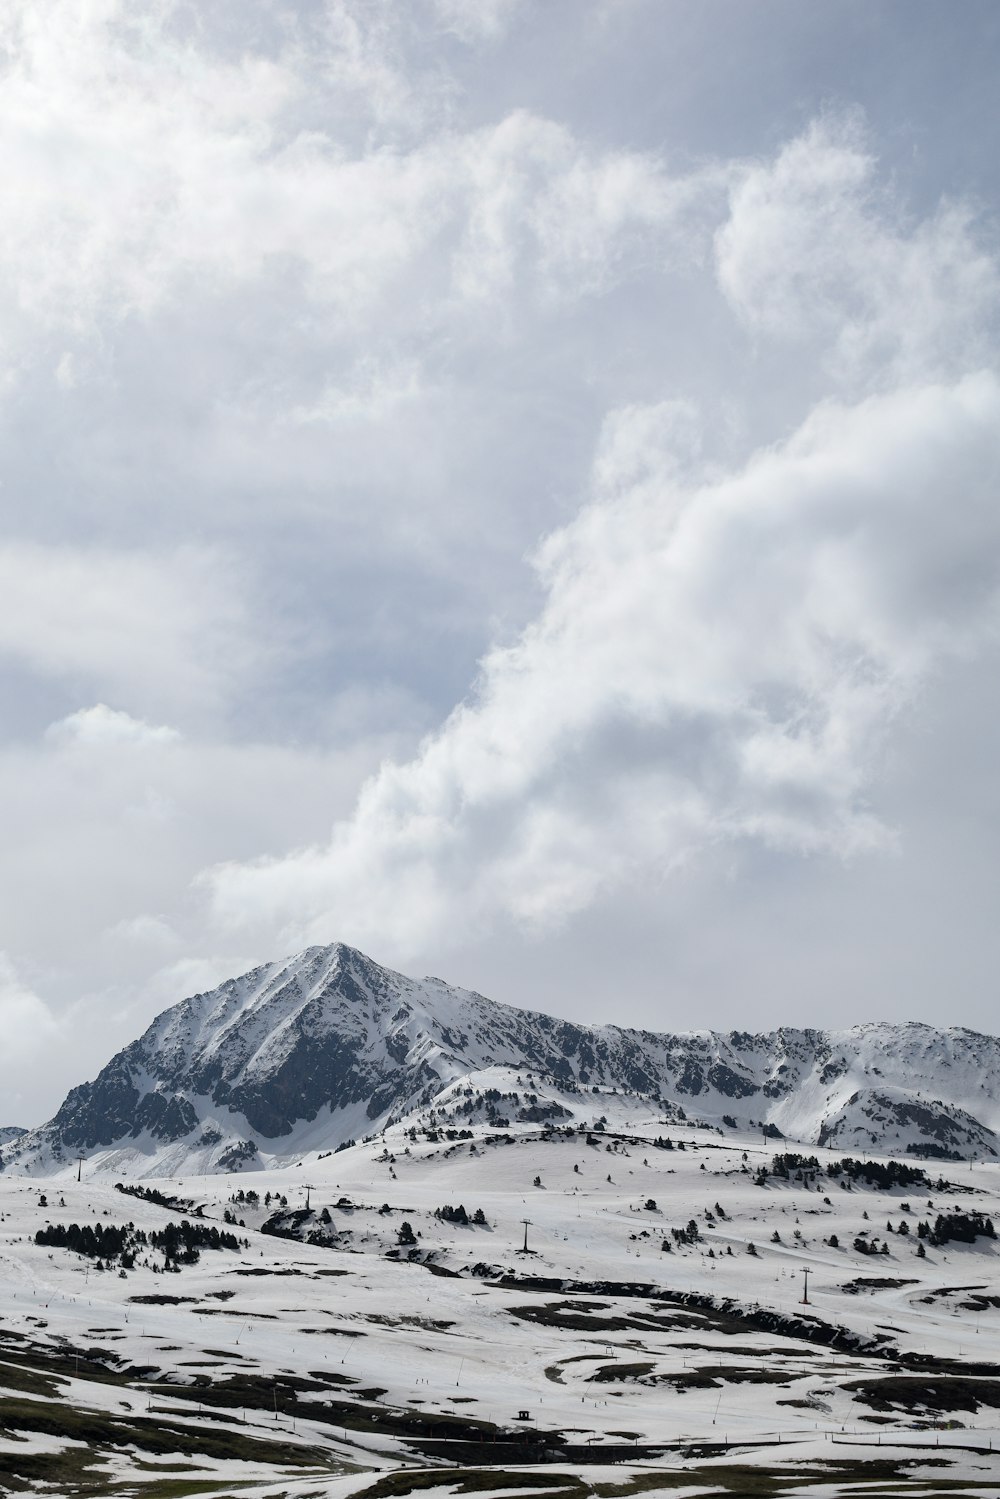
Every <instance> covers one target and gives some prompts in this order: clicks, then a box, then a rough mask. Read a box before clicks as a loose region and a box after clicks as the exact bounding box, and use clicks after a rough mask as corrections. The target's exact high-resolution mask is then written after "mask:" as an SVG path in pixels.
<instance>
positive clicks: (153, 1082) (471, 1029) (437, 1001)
mask: <svg viewBox="0 0 1000 1499" xmlns="http://www.w3.org/2000/svg"><path fill="white" fill-rule="evenodd" d="M497 1067H499V1068H507V1069H516V1070H518V1071H521V1072H524V1073H526V1074H529V1075H530V1079H531V1080H533V1086H534V1087H535V1088H536V1090H541V1093H542V1094H544V1099H543V1102H542V1103H539V1102H538V1098H539V1093H538V1092H537V1091H536V1092H535V1093H534V1094H532V1097H533V1098H534V1099H535V1103H534V1104H533V1105H531V1107H534V1108H536V1109H541V1110H542V1111H543V1115H542V1117H544V1111H545V1110H548V1111H549V1114H548V1117H563V1118H577V1119H579V1120H584V1119H591V1118H593V1117H594V1115H595V1104H594V1100H593V1092H594V1091H603V1090H607V1089H617V1090H619V1091H622V1092H625V1091H627V1092H631V1093H636V1094H641V1095H644V1096H646V1097H647V1098H648V1099H649V1100H650V1101H651V1104H652V1107H653V1108H654V1109H658V1110H660V1111H661V1112H664V1113H665V1114H666V1115H667V1117H668V1118H676V1117H678V1110H681V1111H683V1113H684V1114H686V1115H687V1117H689V1118H691V1119H693V1120H699V1121H704V1122H707V1123H712V1124H716V1125H719V1126H722V1127H726V1126H728V1127H732V1128H735V1127H740V1128H743V1129H746V1128H752V1127H760V1128H765V1129H767V1130H768V1131H769V1132H770V1133H773V1134H774V1135H775V1136H777V1135H778V1134H779V1133H780V1135H782V1136H784V1137H786V1138H789V1139H793V1140H798V1141H804V1142H808V1143H819V1144H826V1145H830V1146H833V1147H834V1148H838V1149H839V1148H843V1149H844V1150H845V1151H846V1150H850V1149H855V1150H856V1149H874V1150H880V1149H882V1150H885V1151H892V1152H897V1153H898V1152H904V1153H906V1152H909V1153H911V1154H914V1155H923V1156H932V1157H933V1156H936V1157H940V1158H950V1159H960V1158H977V1157H992V1156H995V1155H997V1153H998V1150H1000V1139H998V1136H997V1134H996V1133H995V1131H996V1130H997V1129H1000V1102H998V1098H1000V1089H998V1084H1000V1041H998V1040H997V1039H995V1038H993V1037H990V1036H983V1035H979V1034H977V1033H975V1032H973V1031H968V1030H964V1029H950V1030H937V1029H934V1028H932V1027H930V1026H926V1025H918V1024H906V1025H890V1024H872V1025H864V1026H857V1027H853V1028H852V1029H850V1030H845V1031H821V1030H814V1029H804V1030H797V1029H788V1028H782V1029H780V1030H777V1031H774V1032H771V1033H768V1034H751V1033H750V1032H746V1031H731V1032H728V1033H725V1034H722V1033H716V1032H712V1031H693V1032H686V1033H680V1034H660V1033H655V1032H651V1031H645V1030H627V1029H623V1028H621V1027H619V1026H613V1025H605V1026H584V1025H576V1024H574V1023H572V1022H571V1021H567V1020H560V1019H557V1018H554V1017H553V1016H550V1015H544V1014H540V1013H537V1012H534V1011H530V1010H520V1009H516V1008H514V1007H512V1006H509V1005H502V1004H497V1003H495V1002H493V1001H491V1000H488V999H485V998H484V997H483V996H482V995H479V994H475V993H472V992H470V991H468V990H465V989H458V988H454V987H452V986H450V985H448V984H446V983H444V982H443V981H442V980H440V979H434V978H426V979H423V980H419V981H418V980H414V979H410V978H407V977H405V976H404V975H403V974H400V973H395V972H393V971H392V970H391V969H387V968H383V967H381V966H380V965H379V964H378V963H375V962H373V961H372V960H371V959H370V958H367V957H365V956H364V954H362V953H360V952H357V951H356V950H354V949H352V948H349V947H345V946H343V945H341V944H336V945H333V946H330V947H311V948H307V949H306V951H305V952H302V953H299V954H298V955H297V956H296V957H294V958H291V959H289V960H287V961H284V962H277V963H270V964H267V965H265V966H264V967H261V968H256V969H254V970H253V971H252V972H250V973H247V974H244V975H243V976H242V977H240V978H236V979H231V980H229V981H228V982H226V983H224V984H222V985H220V987H219V988H218V989H214V990H212V991H211V992H210V993H207V994H196V995H194V996H192V997H191V998H190V999H186V1000H184V1001H182V1002H181V1003H180V1004H178V1005H175V1006H173V1008H171V1009H169V1010H167V1011H165V1012H164V1013H163V1014H162V1015H160V1016H159V1017H158V1018H157V1019H156V1020H155V1021H154V1022H153V1023H152V1025H151V1026H150V1027H149V1029H148V1030H147V1031H146V1032H145V1034H144V1035H142V1036H141V1037H139V1039H138V1040H136V1041H133V1042H132V1043H131V1044H130V1045H129V1046H127V1047H125V1049H124V1050H123V1051H121V1052H119V1053H118V1054H117V1056H115V1057H113V1058H112V1059H111V1061H110V1062H109V1063H108V1065H107V1066H106V1067H105V1068H103V1070H102V1071H101V1072H100V1073H99V1075H98V1076H97V1078H96V1079H95V1080H94V1081H93V1082H89V1083H84V1084H82V1085H81V1086H79V1087H77V1088H74V1089H73V1090H72V1091H71V1092H70V1093H69V1095H68V1096H67V1098H66V1100H65V1101H64V1103H63V1104H62V1107H61V1108H60V1109H59V1111H58V1113H57V1114H56V1115H55V1117H54V1118H53V1119H52V1120H51V1121H50V1122H49V1123H48V1124H46V1125H43V1126H41V1127H40V1128H38V1129H34V1130H31V1131H28V1132H26V1133H25V1134H23V1135H21V1136H19V1137H17V1138H16V1139H13V1140H11V1141H9V1142H5V1144H4V1148H3V1152H2V1157H0V1160H2V1161H3V1164H4V1165H5V1166H6V1167H7V1168H8V1169H11V1168H12V1169H17V1170H27V1171H30V1172H35V1171H39V1172H49V1171H52V1170H54V1169H55V1170H58V1169H59V1167H60V1165H64V1166H69V1165H70V1164H71V1162H72V1161H74V1160H75V1159H76V1156H77V1155H78V1154H83V1155H86V1156H88V1157H91V1158H94V1165H95V1166H100V1167H101V1168H103V1169H106V1170H109V1171H114V1172H116V1173H118V1174H119V1175H138V1174H164V1175H169V1174H177V1173H178V1172H192V1171H194V1172H207V1171H219V1170H232V1169H238V1168H241V1167H247V1166H252V1165H258V1164H272V1165H280V1164H282V1163H287V1162H291V1161H294V1160H297V1159H298V1158H300V1157H301V1156H302V1155H303V1154H304V1153H306V1152H309V1151H320V1150H324V1149H333V1148H335V1147H336V1146H338V1145H340V1144H342V1143H343V1142H344V1141H346V1140H348V1139H354V1138H359V1137H362V1136H366V1135H371V1134H374V1133H376V1132H378V1131H379V1130H381V1129H382V1128H384V1127H385V1126H386V1125H387V1124H388V1123H390V1122H395V1121H398V1120H399V1119H400V1118H402V1117H403V1116H405V1115H406V1114H408V1113H410V1112H411V1111H413V1110H419V1109H426V1108H427V1107H428V1106H429V1105H431V1104H432V1103H433V1101H434V1100H435V1099H437V1098H439V1096H441V1095H443V1094H445V1092H446V1090H450V1092H451V1093H452V1094H453V1093H454V1089H453V1087H452V1085H453V1084H455V1083H456V1082H457V1081H458V1080H459V1079H470V1080H473V1081H474V1079H475V1076H476V1074H480V1073H483V1072H484V1071H486V1070H487V1069H491V1068H497ZM556 1111H561V1113H557V1112H556Z"/></svg>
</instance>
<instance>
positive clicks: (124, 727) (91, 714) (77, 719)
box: [45, 703, 181, 746]
mask: <svg viewBox="0 0 1000 1499" xmlns="http://www.w3.org/2000/svg"><path fill="white" fill-rule="evenodd" d="M45 733H46V737H47V738H49V739H57V740H59V739H62V740H71V741H73V742H75V743H77V744H84V745H88V746H91V745H96V746H100V745H119V744H171V743H173V742H174V741H175V740H177V739H179V738H180V737H181V736H180V734H179V733H178V731H177V730H176V729H172V728H170V727H169V725H168V724H150V723H147V722H146V720H145V719H143V718H132V717H131V715H130V714H128V713H125V712H123V711H122V709H120V708H109V707H108V706H107V704H106V703H96V704H95V705H94V707H93V708H80V709H78V710H77V712H76V713H69V714H67V716H66V717H65V718H61V719H59V721H58V722H57V723H53V724H50V725H49V727H48V728H47V729H46V731H45Z"/></svg>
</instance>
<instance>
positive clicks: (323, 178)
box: [0, 0, 718, 389]
mask: <svg viewBox="0 0 1000 1499" xmlns="http://www.w3.org/2000/svg"><path fill="white" fill-rule="evenodd" d="M504 9H505V7H504V6H502V5H500V4H494V5H493V6H491V7H486V8H483V7H481V6H477V7H476V8H475V10H476V30H477V32H478V33H479V34H480V35H481V36H486V35H489V34H492V33H494V32H495V30H496V28H497V27H498V26H499V25H500V24H501V18H502V14H503V11H504ZM448 20H449V24H452V25H454V26H462V27H465V28H466V29H468V27H470V26H471V25H472V20H471V10H469V9H468V8H464V7H461V6H452V7H451V9H450V10H449V12H448ZM176 22H177V15H176V14H175V8H174V7H172V6H170V5H169V4H168V5H165V6H163V7H158V8H155V9H154V10H153V11H150V10H149V8H148V7H137V6H135V5H133V4H131V3H129V0H114V3H108V4H106V5H102V6H99V7H87V8H84V9H83V10H82V11H81V9H80V7H79V6H77V5H74V4H72V3H63V4H58V3H57V4H56V5H54V6H52V7H50V8H49V9H48V10H46V12H45V13H44V14H42V13H40V12H39V11H38V10H37V8H36V7H34V6H33V5H31V4H30V3H28V0H15V3H13V4H12V5H11V6H10V7H8V10H7V13H6V16H5V19H4V20H3V21H2V22H0V42H2V43H3V44H4V46H5V49H6V66H5V69H4V76H3V84H4V107H3V110H2V111H0V150H2V153H3V157H4V162H5V171H4V177H3V182H2V184H0V226H2V227H0V277H2V283H3V286H4V295H3V298H2V299H0V326H3V327H5V329H6V338H7V344H8V350H7V356H6V357H7V359H8V361H9V370H10V371H11V372H12V373H13V372H19V373H23V365H24V361H25V360H28V361H29V362H30V358H31V357H32V353H33V350H34V348H35V346H36V345H37V343H38V339H39V333H40V332H42V331H49V330H51V331H53V332H55V331H57V330H58V332H60V333H61V334H62V335H63V336H64V337H66V338H68V339H69V340H70V341H71V346H70V347H68V348H63V350H62V351H61V353H60V354H59V356H58V358H57V361H56V379H57V381H58V383H59V384H60V385H61V386H62V387H64V388H66V389H71V388H73V387H74V385H78V384H79V382H80V379H81V364H80V361H79V360H78V359H76V357H75V354H76V349H75V347H74V346H73V341H74V340H75V341H76V342H77V343H79V344H81V345H82V344H84V343H86V342H88V341H92V340H93V339H94V338H95V337H96V336H97V335H98V334H99V332H100V331H101V330H102V329H112V328H114V327H115V326H116V325H118V324H120V323H121V322H122V320H123V319H128V318H140V319H148V318H150V317H152V316H153V315H154V314H155V313H156V312H157V311H158V310H159V309H161V308H163V307H164V306H165V305H170V304H171V303H173V302H175V301H183V299H184V298H185V297H186V296H188V295H190V292H191V289H192V287H193V286H197V287H198V289H199V292H200V294H202V295H204V294H205V292H206V291H207V290H209V289H213V288H214V290H215V291H216V293H217V294H219V295H232V294H233V292H234V290H235V289H236V288H237V287H239V286H240V285H243V286H251V285H255V284H259V283H260V282H262V281H269V282H273V283H275V284H276V285H279V286H281V285H283V284H285V283H286V282H287V280H288V278H289V276H290V275H292V276H294V277H295V278H297V279H298V280H299V282H300V285H301V290H302V292H303V294H304V296H305V299H306V301H307V302H312V303H315V304H317V305H318V306H319V307H321V308H322V310H323V315H324V317H325V318H327V319H330V320H332V326H336V327H339V329H340V330H341V332H353V333H355V334H358V333H360V331H361V330H362V329H364V328H365V327H366V326H370V321H371V319H372V318H373V317H374V316H375V315H376V314H379V315H381V316H383V317H386V318H389V319H390V320H391V321H392V322H393V323H394V324H395V326H396V327H397V329H402V328H403V327H411V328H413V329H422V330H424V331H426V330H427V329H428V328H429V327H433V326H434V324H435V323H442V322H447V321H448V320H454V319H455V318H456V317H459V318H460V317H462V316H463V315H464V312H465V311H466V310H467V309H466V304H468V303H470V302H471V303H472V304H473V310H474V311H476V312H478V310H479V308H480V304H481V302H482V300H483V298H487V299H489V300H490V301H491V302H494V303H495V302H498V301H502V300H503V299H504V298H505V297H506V296H507V295H508V294H509V290H510V287H511V284H512V278H513V277H514V275H515V273H518V274H519V275H520V277H521V280H522V284H521V287H520V294H521V295H523V294H524V293H525V291H527V292H528V294H529V295H530V294H531V289H532V288H531V282H532V278H533V277H535V278H536V279H537V284H536V287H535V292H536V294H540V295H543V296H546V297H556V296H558V298H560V299H566V298H572V297H575V296H581V295H590V294H593V293H594V292H596V291H600V290H602V289H603V288H605V287H606V286H607V285H608V284H609V282H610V281H611V280H613V279H614V278H615V276H617V275H620V274H621V272H622V270H623V268H624V267H626V266H628V265H630V264H634V263H636V262H651V261H656V260H658V259H660V258H662V256H663V254H664V253H665V250H666V244H667V240H668V239H669V240H670V241H671V243H672V246H673V249H672V252H671V253H674V254H679V253H684V254H685V255H690V254H691V253H692V251H691V250H690V249H688V248H683V250H682V246H686V245H687V244H688V241H689V240H691V239H692V238H694V237H695V231H694V226H693V223H692V214H693V212H694V209H695V207H696V205H698V204H700V202H701V199H702V197H703V194H704V191H705V185H706V184H705V183H703V181H702V174H701V173H699V172H696V173H694V174H692V175H691V176H689V177H687V178H682V179H679V180H673V179H672V178H671V177H670V176H669V174H668V173H667V172H666V171H665V170H664V167H663V165H662V163H661V162H660V161H659V160H658V159H657V158H656V157H655V156H653V155H651V154H648V153H643V152H635V151H628V150H614V149H610V150H609V149H604V150H601V149H594V148H590V147H589V146H588V145H587V144H586V143H585V142H583V141H581V140H579V139H577V138H576V137H575V136H574V135H573V134H572V132H570V131H568V130H566V129H565V128H563V127H562V126H560V125H558V124H556V123H554V122H552V121H550V120H547V119H544V118H542V117H540V116H538V115H536V114H532V113H531V112H528V111H515V112H513V113H511V114H509V115H508V117H506V118H504V119H501V120H499V121H498V122H497V123H494V124H489V125H485V126H482V127H480V128H477V129H473V130H467V131H465V132H464V133H463V132H462V131H460V130H456V129H455V128H454V126H453V125H452V124H451V123H450V119H449V114H448V111H447V109H446V108H444V107H443V106H442V107H438V105H436V104H435V105H434V107H431V108H429V111H428V98H432V99H434V100H437V99H438V97H439V95H440V96H442V97H443V96H444V95H447V92H448V89H447V86H446V84H445V83H444V82H443V81H442V80H441V79H440V78H438V77H437V76H436V75H435V74H434V73H433V72H431V73H429V74H428V75H427V79H426V81H425V86H422V87H421V88H420V89H416V88H415V86H414V83H413V76H412V69H410V70H408V69H407V66H406V63H405V59H404V57H403V56H402V53H401V48H402V47H403V42H404V40H405V33H406V26H405V25H404V23H403V21H402V20H401V19H400V18H399V17H398V16H396V15H395V13H394V12H393V10H392V9H391V8H386V7H381V6H357V5H348V4H336V5H331V6H329V7H328V9H327V11H326V13H325V18H324V21H323V23H322V25H321V27H320V30H319V32H318V33H317V34H316V35H313V34H312V33H309V34H308V35H306V34H301V35H300V34H299V33H298V32H297V31H296V29H295V27H294V26H292V25H291V22H289V23H288V25H287V26H286V28H285V29H284V30H283V31H279V34H280V36H281V38H282V44H281V45H280V46H279V47H278V49H277V50H276V51H274V52H273V53H272V55H268V56H265V55H262V54H259V53H254V52H253V51H251V50H245V51H244V52H242V54H241V55H240V56H239V58H238V59H236V60H234V59H233V58H231V57H229V56H227V55H225V53H223V52H219V51H213V50H212V48H211V47H210V46H203V47H201V48H195V47H193V46H192V45H190V44H189V43H182V42H181V41H180V40H179V39H178V36H177V31H176ZM301 24H302V25H303V26H305V24H306V22H305V19H304V18H303V20H302V22H301ZM318 100H322V101H323V106H324V107H323V109H322V110H321V111H320V113H319V116H317V114H316V109H315V105H316V102H317V101H318ZM362 117H363V118H366V119H367V120H368V121H369V123H370V125H371V128H372V129H373V130H375V138H374V140H373V139H372V138H371V137H370V136H365V135H363V134H362V135H361V136H360V137H359V138H358V139H357V140H356V141H352V140H351V139H350V128H349V125H350V121H351V120H352V119H356V118H362ZM320 119H322V120H323V122H324V123H323V125H320V123H319V120H320ZM400 120H405V121H407V122H408V123H409V126H412V127H413V128H412V129H410V128H408V129H407V130H405V131H403V132H402V134H400V132H399V131H398V130H395V129H394V128H393V129H390V128H389V127H390V126H393V125H394V124H395V123H398V122H399V121H400ZM418 127H419V128H418ZM709 176H710V177H713V180H714V174H711V173H710V174H709ZM717 185H718V184H715V186H717ZM713 190H714V188H713ZM682 228H683V230H684V233H683V234H682V233H681V230H682ZM46 354H47V357H50V351H49V350H47V351H46Z"/></svg>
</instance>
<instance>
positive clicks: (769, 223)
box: [716, 115, 1000, 379]
mask: <svg viewBox="0 0 1000 1499" xmlns="http://www.w3.org/2000/svg"><path fill="white" fill-rule="evenodd" d="M716 252H717V259H718V275H719V284H720V286H721V288H722V291H723V293H724V294H725V296H726V297H727V298H728V299H729V301H730V302H731V304H732V306H733V307H734V309H735V310H736V311H737V312H738V314H739V315H740V317H742V318H743V319H744V320H745V322H746V323H747V324H748V326H749V327H750V328H751V329H753V330H754V331H756V332H759V333H764V334H767V335H770V336H773V337H778V338H782V339H788V340H794V339H805V338H812V337H819V338H821V339H823V340H824V341H825V342H826V343H827V344H828V346H829V348H830V350H831V357H832V362H833V365H834V367H835V368H836V369H837V370H838V372H841V373H844V374H847V375H850V376H853V377H857V376H858V375H859V374H861V375H864V376H867V377H870V376H871V375H872V374H873V373H875V374H876V375H878V376H879V377H881V378H882V379H885V378H886V376H888V375H892V376H895V377H896V378H899V377H901V376H902V377H906V378H911V379H912V378H914V377H918V378H919V377H920V376H921V375H924V376H926V375H927V374H928V373H929V372H930V373H934V372H938V371H941V370H946V371H951V372H954V370H955V368H956V367H957V368H959V369H960V368H961V367H962V364H963V362H964V361H967V360H968V359H969V357H970V354H971V353H972V351H973V350H974V349H975V350H976V352H977V353H978V355H979V357H986V355H987V353H988V351H989V349H990V347H991V340H990V337H989V324H990V323H991V322H993V320H994V319H995V315H996V310H997V305H998V297H1000V275H998V270H997V264H996V260H995V259H994V257H993V256H992V255H990V254H989V253H987V252H986V251H985V250H984V249H983V248H982V246H981V244H980V242H979V238H978V236H977V233H976V225H975V221H974V216H973V214H972V212H971V210H970V208H969V207H968V205H966V204H963V203H961V202H952V203H949V202H944V203H942V205H941V206H940V208H939V209H938V210H937V212H935V213H934V214H933V215H931V216H930V217H929V218H927V219H925V220H923V221H921V222H920V223H917V224H914V223H912V222H908V221H907V217H906V215H905V214H904V211H903V209H902V207H901V206H900V205H898V204H897V203H895V202H894V201H893V198H892V196H891V194H890V193H888V192H886V191H885V189H884V188H881V187H880V184H879V180H878V162H877V159H876V158H875V156H874V154H873V153H872V151H871V150H870V148H869V144H868V142H867V139H866V135H865V131H864V128H863V124H862V122H861V121H860V119H858V118H856V117H851V116H847V117H845V116H843V115H838V116H829V117H826V118H823V119H821V120H818V121H816V122H815V123H814V124H813V125H812V126H811V127H810V128H809V130H808V131H806V132H805V134H803V135H802V136H800V137H799V138H797V139H796V140H794V141H792V142H791V143H790V144H789V145H787V146H786V147H784V148H783V149H782V150H781V151H779V152H778V154H777V156H776V157H775V158H774V159H773V160H769V161H762V162H757V163H753V164H751V165H750V166H748V167H747V168H746V169H745V170H744V171H742V172H739V173H737V174H736V175H735V180H734V184H733V187H732V190H731V211H730V215H729V218H728V219H727V221H726V222H725V224H724V225H723V226H722V227H721V228H720V229H719V230H718V232H717V235H716ZM993 331H994V332H995V326H994V329H993Z"/></svg>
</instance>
